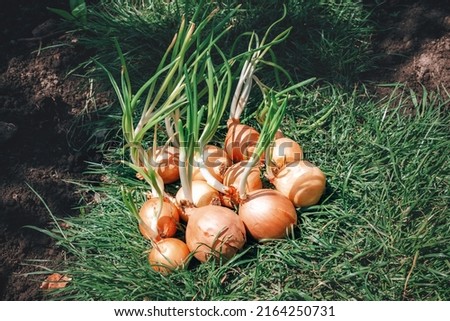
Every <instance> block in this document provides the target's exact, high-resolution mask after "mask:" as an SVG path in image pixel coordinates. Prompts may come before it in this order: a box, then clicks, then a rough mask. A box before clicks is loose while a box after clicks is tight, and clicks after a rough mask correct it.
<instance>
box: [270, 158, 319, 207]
mask: <svg viewBox="0 0 450 321" xmlns="http://www.w3.org/2000/svg"><path fill="white" fill-rule="evenodd" d="M272 183H273V184H274V185H275V188H276V189H277V190H278V191H280V192H281V193H282V194H283V195H285V196H286V197H287V198H289V199H290V200H291V201H292V203H293V204H294V206H296V207H304V206H311V205H314V204H317V203H318V202H319V200H320V198H321V197H322V194H323V193H324V191H325V184H326V178H325V175H324V173H323V172H322V171H321V170H320V168H319V167H317V166H315V165H313V164H311V163H310V162H308V161H305V160H303V161H298V162H293V163H290V164H287V165H286V166H285V167H283V168H282V169H281V170H280V172H279V173H278V174H277V175H276V176H275V178H274V179H273V180H272Z"/></svg>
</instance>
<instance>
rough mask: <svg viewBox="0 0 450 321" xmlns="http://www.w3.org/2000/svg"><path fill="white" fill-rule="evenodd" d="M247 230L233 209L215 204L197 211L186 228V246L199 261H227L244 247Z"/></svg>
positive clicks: (193, 213) (194, 211) (193, 212)
mask: <svg viewBox="0 0 450 321" xmlns="http://www.w3.org/2000/svg"><path fill="white" fill-rule="evenodd" d="M246 241H247V238H246V231H245V226H244V223H243V222H242V220H241V218H240V217H239V216H238V215H237V214H236V213H235V212H233V211H232V210H230V209H228V208H225V207H221V206H215V205H208V206H204V207H199V208H196V209H194V210H193V211H192V214H191V217H190V219H189V222H188V223H187V226H186V244H187V246H188V248H189V250H190V251H191V252H193V253H194V256H195V257H196V258H197V259H198V260H199V261H200V262H206V261H208V260H209V259H210V258H213V259H215V260H218V259H220V258H223V259H225V260H229V259H230V258H232V257H233V256H234V255H235V254H236V253H237V252H238V251H239V250H240V249H242V247H243V246H244V244H245V242H246Z"/></svg>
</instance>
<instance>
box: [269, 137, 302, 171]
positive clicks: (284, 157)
mask: <svg viewBox="0 0 450 321" xmlns="http://www.w3.org/2000/svg"><path fill="white" fill-rule="evenodd" d="M270 149H271V156H272V158H271V163H272V164H273V165H275V167H276V168H277V169H280V168H281V167H283V166H285V165H286V164H289V163H292V162H296V161H300V160H302V159H303V149H302V148H301V146H300V145H299V144H298V143H297V142H295V141H293V140H292V139H290V138H287V137H282V138H278V139H275V143H274V144H273V146H271V147H270Z"/></svg>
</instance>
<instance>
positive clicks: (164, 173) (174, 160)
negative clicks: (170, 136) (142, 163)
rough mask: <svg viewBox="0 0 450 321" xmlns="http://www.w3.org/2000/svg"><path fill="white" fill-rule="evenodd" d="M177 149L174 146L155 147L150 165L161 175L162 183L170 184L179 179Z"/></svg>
mask: <svg viewBox="0 0 450 321" xmlns="http://www.w3.org/2000/svg"><path fill="white" fill-rule="evenodd" d="M179 155H180V153H179V150H178V148H177V147H174V146H167V147H164V146H162V147H157V148H156V149H155V154H154V155H153V157H152V161H151V165H152V166H153V168H154V169H155V170H156V172H157V173H158V174H159V176H161V178H162V180H163V182H164V184H171V183H174V182H176V181H178V180H179V179H180V171H179V167H178V163H179Z"/></svg>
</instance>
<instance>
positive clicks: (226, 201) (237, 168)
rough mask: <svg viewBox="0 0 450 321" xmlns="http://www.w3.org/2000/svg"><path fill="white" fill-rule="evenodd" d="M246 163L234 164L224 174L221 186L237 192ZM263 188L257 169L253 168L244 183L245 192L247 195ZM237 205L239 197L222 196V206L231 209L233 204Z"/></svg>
mask: <svg viewBox="0 0 450 321" xmlns="http://www.w3.org/2000/svg"><path fill="white" fill-rule="evenodd" d="M247 164H248V162H247V161H241V162H238V163H236V164H233V165H232V166H230V167H229V168H228V169H227V171H226V172H225V176H224V178H223V184H224V185H225V186H232V187H234V189H235V190H239V185H240V182H241V179H242V176H243V174H244V172H245V170H246V169H247V167H246V166H248V165H247ZM262 187H263V184H262V180H261V172H260V170H259V167H256V166H255V167H253V168H252V170H251V171H250V174H249V175H248V177H247V182H246V191H247V193H249V192H252V191H255V190H258V189H261V188H262ZM238 203H239V195H237V194H235V195H224V196H222V205H224V206H227V207H230V208H233V207H234V204H238Z"/></svg>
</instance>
